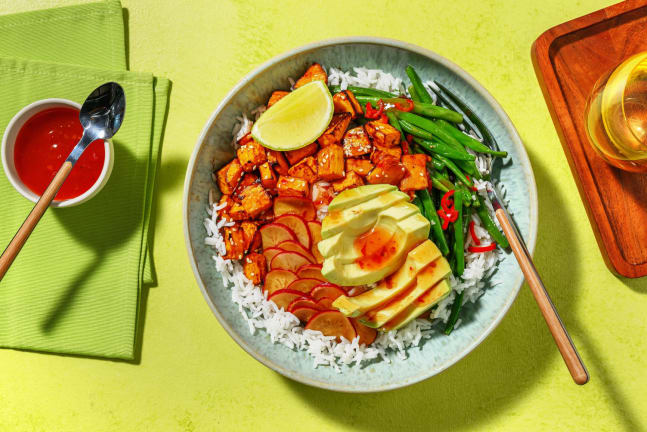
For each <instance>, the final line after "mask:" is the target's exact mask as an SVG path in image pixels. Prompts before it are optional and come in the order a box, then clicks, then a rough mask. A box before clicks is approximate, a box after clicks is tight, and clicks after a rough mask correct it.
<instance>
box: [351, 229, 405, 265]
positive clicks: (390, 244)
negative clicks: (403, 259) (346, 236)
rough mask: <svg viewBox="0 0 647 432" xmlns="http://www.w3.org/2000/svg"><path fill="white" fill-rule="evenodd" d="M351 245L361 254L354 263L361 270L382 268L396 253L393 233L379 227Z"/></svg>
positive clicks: (396, 244)
mask: <svg viewBox="0 0 647 432" xmlns="http://www.w3.org/2000/svg"><path fill="white" fill-rule="evenodd" d="M353 245H354V247H355V250H357V251H358V252H359V253H360V254H361V256H360V257H359V258H357V259H356V260H355V263H356V264H357V265H358V266H359V268H361V269H363V270H375V269H379V268H381V267H384V265H386V263H387V262H389V260H390V259H391V258H392V257H393V256H394V255H395V254H396V253H397V251H398V242H397V241H396V238H395V233H393V232H392V231H389V230H387V229H385V228H383V227H381V226H379V225H376V226H374V227H373V228H372V229H371V230H370V231H367V232H365V233H364V234H362V235H360V236H358V237H357V238H356V239H355V241H354V243H353Z"/></svg>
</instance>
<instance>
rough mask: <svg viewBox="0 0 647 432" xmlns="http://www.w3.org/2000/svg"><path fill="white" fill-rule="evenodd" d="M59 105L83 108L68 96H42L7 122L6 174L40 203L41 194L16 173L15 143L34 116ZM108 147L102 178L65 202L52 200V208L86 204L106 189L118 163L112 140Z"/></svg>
mask: <svg viewBox="0 0 647 432" xmlns="http://www.w3.org/2000/svg"><path fill="white" fill-rule="evenodd" d="M58 107H71V108H76V109H77V110H80V109H81V105H80V104H78V103H76V102H73V101H71V100H67V99H42V100H39V101H36V102H33V103H31V104H29V105H27V106H26V107H24V108H23V109H21V110H20V111H18V113H17V114H16V115H15V116H14V117H13V118H12V119H11V121H10V122H9V125H7V129H6V130H5V133H4V136H3V137H2V149H1V152H2V167H3V168H4V172H5V175H6V176H7V178H8V179H9V182H10V183H11V184H12V185H13V187H14V188H15V189H16V190H17V191H18V192H20V194H21V195H22V196H24V197H25V198H27V199H28V200H30V201H32V202H37V201H38V199H39V198H40V197H39V196H38V195H36V194H35V193H33V192H32V191H31V190H30V189H29V188H28V187H27V186H25V184H24V183H23V182H22V180H20V177H19V176H18V173H17V172H16V166H15V164H14V146H15V144H16V137H17V136H18V132H19V131H20V128H22V127H23V125H24V124H25V123H26V122H27V120H29V119H30V118H31V117H33V116H34V115H36V114H37V113H39V112H41V111H43V110H46V109H49V108H58ZM104 146H105V159H104V162H103V168H102V169H101V174H100V175H99V178H98V179H97V181H96V182H95V183H94V184H93V185H92V187H91V188H90V189H88V190H87V191H85V192H84V193H83V194H81V195H79V196H77V197H74V198H70V199H66V200H61V201H56V200H55V201H52V203H51V204H50V206H51V207H72V206H75V205H78V204H81V203H84V202H86V201H88V200H89V199H90V198H92V197H93V196H95V195H96V194H98V193H99V191H101V189H103V187H104V186H105V184H106V183H107V182H108V178H109V177H110V173H111V172H112V165H113V163H114V149H113V146H112V141H110V140H104Z"/></svg>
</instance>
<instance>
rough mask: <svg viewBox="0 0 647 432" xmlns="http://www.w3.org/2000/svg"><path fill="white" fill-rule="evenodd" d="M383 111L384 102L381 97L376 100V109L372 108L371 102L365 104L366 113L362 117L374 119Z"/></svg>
mask: <svg viewBox="0 0 647 432" xmlns="http://www.w3.org/2000/svg"><path fill="white" fill-rule="evenodd" d="M383 112H384V102H383V101H382V99H380V100H378V101H377V109H375V108H373V105H371V103H370V102H369V103H367V104H366V113H364V117H366V118H367V119H371V120H375V119H378V118H380V116H381V115H382V113H383Z"/></svg>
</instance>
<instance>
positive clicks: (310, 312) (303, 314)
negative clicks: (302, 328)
mask: <svg viewBox="0 0 647 432" xmlns="http://www.w3.org/2000/svg"><path fill="white" fill-rule="evenodd" d="M319 312H321V311H320V310H318V309H315V308H311V307H307V306H301V307H298V308H295V309H294V310H293V311H292V314H293V315H294V316H295V317H297V318H299V321H301V322H306V323H307V322H308V321H310V319H311V318H312V317H313V316H315V315H316V314H317V313H319Z"/></svg>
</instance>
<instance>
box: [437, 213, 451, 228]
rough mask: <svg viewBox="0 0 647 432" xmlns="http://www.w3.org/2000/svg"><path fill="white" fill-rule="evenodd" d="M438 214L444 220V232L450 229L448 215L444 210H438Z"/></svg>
mask: <svg viewBox="0 0 647 432" xmlns="http://www.w3.org/2000/svg"><path fill="white" fill-rule="evenodd" d="M436 213H438V216H440V218H441V219H442V220H443V231H444V230H446V229H447V227H449V217H447V214H446V213H445V212H444V211H442V210H438V211H437V212H436Z"/></svg>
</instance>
